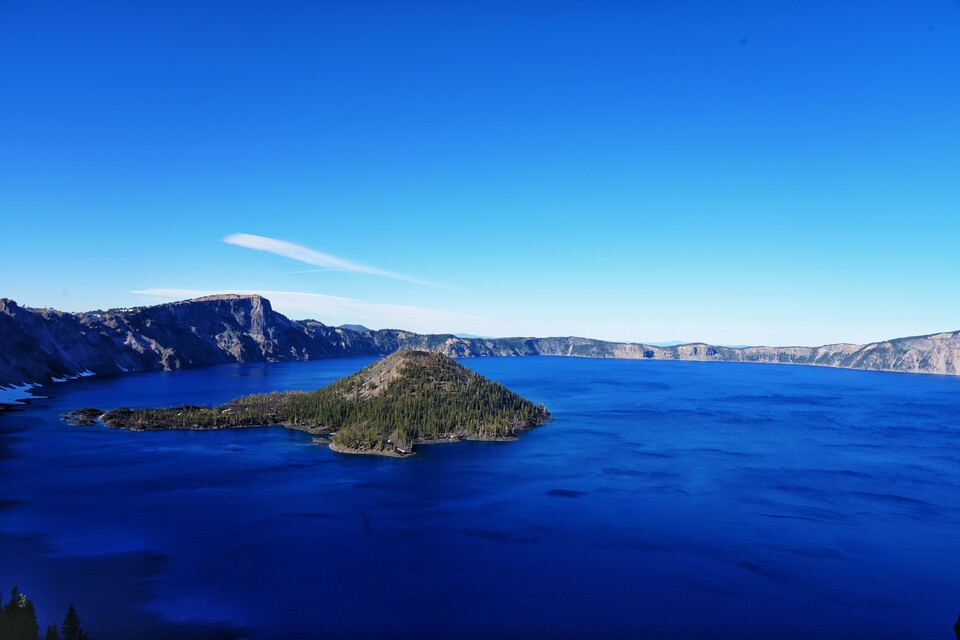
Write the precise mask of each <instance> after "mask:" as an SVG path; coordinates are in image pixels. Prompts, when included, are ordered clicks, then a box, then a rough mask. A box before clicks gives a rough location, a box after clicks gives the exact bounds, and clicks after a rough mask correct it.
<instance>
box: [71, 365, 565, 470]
mask: <svg viewBox="0 0 960 640" xmlns="http://www.w3.org/2000/svg"><path fill="white" fill-rule="evenodd" d="M549 417H550V413H549V412H548V411H547V409H546V407H544V406H543V405H542V404H541V405H537V404H534V403H532V402H530V401H529V400H526V399H524V398H522V397H521V396H519V395H517V394H516V393H514V392H512V391H510V390H509V389H507V388H506V387H504V386H503V385H502V384H500V383H498V382H493V381H490V380H487V379H486V378H484V377H483V376H481V375H479V374H477V373H474V372H473V371H470V370H469V369H467V368H466V367H464V366H463V365H461V364H459V363H457V362H455V361H454V360H453V359H451V358H449V357H448V356H445V355H443V354H440V353H431V352H427V351H397V352H396V353H394V354H392V355H390V356H387V357H386V358H383V359H382V360H379V361H377V362H375V363H373V364H371V365H369V366H368V367H366V368H364V369H362V370H360V371H358V372H357V373H355V374H353V375H351V376H348V377H346V378H342V379H340V380H338V381H336V382H334V383H333V384H331V385H329V386H327V387H324V388H322V389H317V390H315V391H286V392H274V393H266V394H253V395H248V396H243V397H240V398H237V399H235V400H231V401H230V402H227V403H225V404H222V405H217V406H196V405H184V406H179V407H170V408H159V409H128V408H120V409H112V410H110V411H105V412H104V411H101V410H99V409H93V408H86V409H80V410H77V411H74V412H71V413H69V414H67V415H66V416H65V419H67V420H68V421H70V422H73V423H76V424H93V423H95V422H96V421H97V420H99V421H101V422H103V424H105V425H106V426H108V427H113V428H119V429H132V430H135V431H153V430H163V429H226V428H237V427H252V426H266V425H279V426H284V427H288V428H291V429H298V430H301V431H306V432H309V433H311V434H315V435H318V436H326V437H329V438H330V440H329V444H330V447H331V448H332V449H334V450H336V451H340V452H344V453H366V454H376V455H388V456H406V455H410V454H412V453H413V451H414V447H415V446H416V445H417V444H421V443H428V442H451V441H457V440H509V439H513V438H515V437H516V434H517V433H519V432H521V431H524V430H526V429H529V428H532V427H535V426H539V425H542V424H543V423H545V422H546V421H547V420H548V419H549ZM319 441H321V442H325V441H326V440H324V439H322V438H321V439H319Z"/></svg>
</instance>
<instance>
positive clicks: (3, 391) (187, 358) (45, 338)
mask: <svg viewBox="0 0 960 640" xmlns="http://www.w3.org/2000/svg"><path fill="white" fill-rule="evenodd" d="M356 326H358V327H359V326H360V325H356ZM398 349H411V350H422V351H432V352H436V353H442V354H444V355H447V356H451V357H455V358H462V357H476V356H528V355H541V356H577V357H583V358H627V359H648V360H698V361H716V362H766V363H778V364H805V365H816V366H826V367H843V368H851V369H870V370H877V371H899V372H910V373H937V374H948V375H957V374H958V373H960V331H954V332H946V333H937V334H932V335H926V336H914V337H908V338H897V339H894V340H886V341H883V342H874V343H870V344H864V345H860V344H844V343H840V344H830V345H823V346H819V347H743V348H733V347H721V346H715V345H709V344H704V343H692V344H682V345H674V346H656V345H651V344H640V343H629V342H606V341H603V340H594V339H590V338H578V337H553V338H524V337H520V338H462V337H457V336H455V335H452V334H439V335H424V334H417V333H413V332H410V331H402V330H396V329H381V330H376V331H372V330H368V329H365V328H364V330H357V329H354V328H344V327H330V326H327V325H325V324H323V323H321V322H318V321H316V320H304V321H294V320H290V319H289V318H287V317H286V316H284V315H283V314H280V313H277V312H276V311H274V310H273V308H272V306H271V305H270V301H269V300H267V299H266V298H263V297H262V296H258V295H237V294H229V295H217V296H207V297H204V298H197V299H194V300H183V301H179V302H170V303H166V304H160V305H155V306H150V307H136V308H132V309H114V310H109V311H104V312H88V313H64V312H61V311H56V310H53V309H34V308H29V307H21V306H19V305H18V304H17V303H16V302H14V301H13V300H9V299H6V298H0V403H4V402H6V403H9V402H14V401H16V399H17V397H29V388H27V387H26V386H25V385H32V384H48V383H50V382H56V381H62V380H65V379H68V378H72V377H77V376H81V375H93V374H97V375H105V374H107V375H109V374H119V373H123V372H126V371H158V370H174V369H181V368H185V367H192V366H199V365H208V364H217V363H226V362H270V361H285V360H313V359H316V358H339V357H349V356H383V355H387V354H390V353H393V352H394V351H397V350H398Z"/></svg>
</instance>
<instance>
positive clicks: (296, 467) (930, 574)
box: [0, 357, 960, 640]
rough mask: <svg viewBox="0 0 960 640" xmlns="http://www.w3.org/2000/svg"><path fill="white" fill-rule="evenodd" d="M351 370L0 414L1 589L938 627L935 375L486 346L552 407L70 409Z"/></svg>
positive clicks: (228, 370) (109, 624)
mask: <svg viewBox="0 0 960 640" xmlns="http://www.w3.org/2000/svg"><path fill="white" fill-rule="evenodd" d="M371 361H372V360H371V359H351V360H326V361H316V362H307V363H282V364H269V365H263V364H252V365H229V366H221V367H212V368H205V369H197V370H192V371H184V372H177V373H152V374H135V375H129V376H124V377H117V378H113V379H105V378H104V379H97V378H92V379H87V380H81V381H77V382H71V383H66V384H63V385H51V386H48V387H45V388H44V391H47V392H48V393H50V394H51V397H50V398H47V399H43V400H37V401H35V402H34V403H33V404H31V405H29V406H27V407H21V408H17V409H15V410H13V411H11V412H9V413H7V414H5V415H2V416H0V487H2V488H3V491H2V494H0V589H3V591H4V592H6V591H7V590H8V589H9V588H10V587H11V586H13V585H14V584H18V585H19V586H20V588H21V590H22V591H24V592H25V593H27V594H28V595H29V596H30V597H31V598H32V599H33V600H34V602H35V604H36V605H37V609H38V612H39V616H40V623H41V627H42V628H43V627H45V626H46V625H47V624H49V623H52V622H54V621H59V620H61V619H62V617H63V613H64V611H65V610H66V607H67V605H68V604H69V603H70V602H74V603H76V605H77V608H78V610H79V612H80V615H81V617H82V618H83V620H84V625H85V627H86V628H87V630H88V631H89V632H90V633H91V634H92V635H94V636H95V637H96V638H97V640H124V639H128V638H145V639H152V638H220V637H222V638H241V637H243V638H250V639H257V638H309V637H322V636H326V637H370V636H380V637H397V638H481V637H484V638H485V637H513V638H537V637H542V638H604V637H622V638H635V637H650V638H780V639H783V638H805V639H806V638H813V637H816V638H846V639H849V638H870V639H871V640H875V639H877V638H923V639H926V638H948V637H951V634H952V629H951V627H952V625H953V623H954V621H955V620H956V618H957V614H958V613H960V378H951V377H939V376H917V375H907V374H887V373H875V372H863V371H844V370H834V369H819V368H813V367H791V366H775V365H752V364H715V363H709V364H706V363H693V362H647V361H619V360H583V359H574V358H538V357H529V358H487V359H474V360H465V361H463V362H464V364H466V365H467V366H469V367H471V368H473V369H475V370H476V371H478V372H479V373H481V374H483V375H485V376H488V377H490V378H493V379H496V380H499V381H501V382H503V383H504V384H506V385H507V386H508V387H510V388H511V389H513V390H515V391H517V392H518V393H520V394H522V395H524V396H526V397H528V398H530V399H531V400H534V401H536V402H543V403H545V404H546V405H547V407H548V408H549V409H550V410H551V412H552V413H553V416H554V420H553V421H552V422H550V423H548V424H547V425H546V426H544V427H541V428H539V429H535V430H533V431H530V432H527V433H525V434H523V435H522V436H521V437H520V439H519V440H518V441H516V442H509V443H479V442H474V443H461V444H456V445H450V444H441V445H432V446H425V447H421V448H420V454H419V455H418V456H416V457H414V458H411V459H405V460H396V459H385V458H373V457H366V456H346V455H340V454H336V453H333V452H331V451H330V450H329V449H328V448H326V447H324V446H317V445H314V444H311V438H310V436H308V435H306V434H303V433H299V432H294V431H288V430H285V429H282V428H257V429H236V430H223V431H210V432H193V431H190V432H175V431H170V432H161V433H133V432H125V431H114V430H110V429H106V428H104V427H100V426H98V427H73V426H68V425H66V424H64V423H62V422H60V421H59V419H58V417H59V415H60V413H61V412H63V411H66V410H70V409H75V408H79V407H83V406H96V407H100V408H102V409H107V408H113V407H117V406H160V405H170V404H175V403H180V402H187V403H201V402H206V403H216V402H221V401H225V400H228V399H230V398H232V397H235V396H237V395H240V394H245V393H250V392H255V391H267V390H274V389H290V388H299V389H312V388H315V387H318V386H322V385H324V384H327V383H328V382H330V381H332V380H334V379H336V378H338V377H340V376H343V375H346V374H349V373H351V372H353V371H355V370H357V369H359V368H360V367H361V366H363V365H365V364H367V363H368V362H371Z"/></svg>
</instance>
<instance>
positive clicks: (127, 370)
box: [117, 364, 130, 373]
mask: <svg viewBox="0 0 960 640" xmlns="http://www.w3.org/2000/svg"><path fill="white" fill-rule="evenodd" d="M117 369H120V371H123V372H124V373H129V372H130V369H127V368H126V367H125V366H123V365H122V364H118V365H117Z"/></svg>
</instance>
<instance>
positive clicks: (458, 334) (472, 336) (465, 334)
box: [453, 333, 490, 340]
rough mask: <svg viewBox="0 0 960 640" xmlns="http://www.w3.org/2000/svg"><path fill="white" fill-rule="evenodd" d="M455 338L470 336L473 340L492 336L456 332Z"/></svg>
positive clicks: (486, 338) (487, 338)
mask: <svg viewBox="0 0 960 640" xmlns="http://www.w3.org/2000/svg"><path fill="white" fill-rule="evenodd" d="M453 336H454V337H455V338H470V339H472V340H489V339H490V336H476V335H474V334H472V333H455V334H453Z"/></svg>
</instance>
